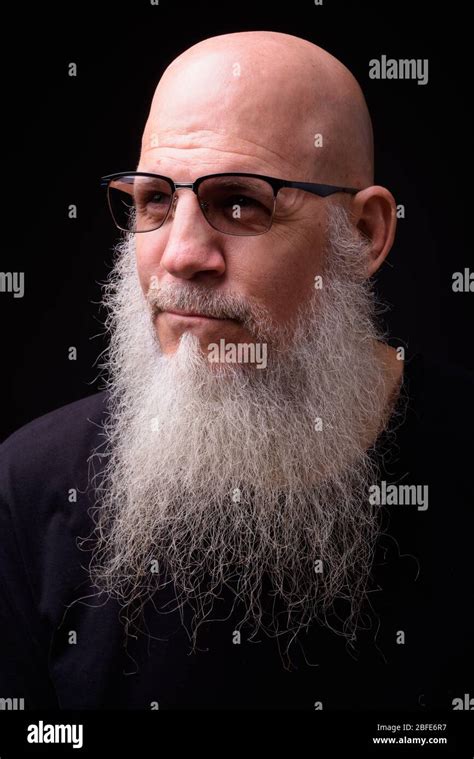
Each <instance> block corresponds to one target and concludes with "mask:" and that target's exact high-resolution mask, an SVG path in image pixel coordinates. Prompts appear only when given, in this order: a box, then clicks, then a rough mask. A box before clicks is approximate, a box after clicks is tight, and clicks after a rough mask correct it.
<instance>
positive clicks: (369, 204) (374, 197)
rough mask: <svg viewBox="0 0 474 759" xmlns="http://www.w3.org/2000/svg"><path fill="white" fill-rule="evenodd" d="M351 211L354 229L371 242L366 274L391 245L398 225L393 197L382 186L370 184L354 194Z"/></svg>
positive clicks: (371, 270) (375, 265)
mask: <svg viewBox="0 0 474 759" xmlns="http://www.w3.org/2000/svg"><path fill="white" fill-rule="evenodd" d="M351 212H352V220H353V222H354V224H355V225H356V227H357V229H358V230H359V231H360V232H361V233H362V234H363V235H364V236H365V237H366V238H367V239H368V240H369V241H370V243H371V247H370V251H369V258H370V260H369V264H368V269H367V276H368V277H371V276H372V274H374V273H375V272H376V271H377V269H378V268H379V267H380V266H381V264H382V263H383V261H384V259H385V257H386V256H387V255H388V253H389V252H390V249H391V247H392V245H393V240H394V238H395V229H396V226H397V206H396V203H395V199H394V197H393V195H392V193H391V192H389V191H388V190H387V189H386V188H385V187H380V186H379V185H373V186H372V187H367V188H366V189H365V190H361V191H360V192H358V193H357V195H354V197H353V199H352V204H351Z"/></svg>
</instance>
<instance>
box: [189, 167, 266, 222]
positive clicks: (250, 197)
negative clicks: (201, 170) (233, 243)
mask: <svg viewBox="0 0 474 759" xmlns="http://www.w3.org/2000/svg"><path fill="white" fill-rule="evenodd" d="M198 196H199V201H200V203H201V208H202V210H203V212H204V215H205V217H206V219H207V220H208V222H209V224H211V226H213V227H214V229H217V230H218V231H219V232H224V233H225V234H229V235H260V234H263V232H267V231H268V230H269V229H270V227H271V224H272V217H273V211H274V207H275V198H274V194H273V188H272V187H271V185H269V184H268V182H266V181H265V180H264V179H256V178H253V177H244V176H225V177H212V178H210V179H205V180H204V181H203V182H202V183H201V184H200V185H199V190H198Z"/></svg>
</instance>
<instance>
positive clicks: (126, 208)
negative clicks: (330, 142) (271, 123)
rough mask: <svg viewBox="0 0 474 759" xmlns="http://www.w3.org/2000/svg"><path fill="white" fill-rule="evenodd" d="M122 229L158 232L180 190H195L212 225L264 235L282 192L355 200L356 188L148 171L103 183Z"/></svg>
mask: <svg viewBox="0 0 474 759" xmlns="http://www.w3.org/2000/svg"><path fill="white" fill-rule="evenodd" d="M101 186H102V187H106V188H107V199H108V204H109V208H110V211H111V213H112V218H113V220H114V222H115V224H116V226H117V227H118V228H119V229H121V230H123V231H124V232H133V233H135V232H153V231H154V230H155V229H159V228H160V227H161V226H162V225H163V224H164V223H165V221H166V219H167V218H168V214H169V212H170V209H171V207H172V204H173V201H174V200H175V198H176V197H177V196H176V195H175V193H176V190H179V189H181V188H187V189H189V190H192V191H193V192H194V193H195V195H196V197H197V199H198V202H199V207H200V209H201V211H202V213H203V214H204V217H205V218H206V220H207V221H208V223H209V224H210V225H211V227H213V228H214V229H216V230H217V231H218V232H223V233H224V234H228V235H261V234H264V233H265V232H268V230H269V229H270V227H271V225H272V220H273V215H274V212H275V207H276V199H277V195H278V192H279V191H280V190H281V189H283V188H286V187H288V188H293V189H295V190H304V191H305V192H311V193H312V194H313V195H319V196H320V197H322V198H325V197H327V196H328V195H333V194H334V193H336V192H348V193H351V194H352V195H355V194H356V193H357V192H359V190H357V189H355V188H353V187H337V186H334V185H328V184H313V183H312V182H290V181H286V180H284V179H276V178H275V177H267V176H262V175H261V174H247V173H240V172H231V173H226V174H207V175H206V176H203V177H199V178H198V179H196V180H195V181H194V182H173V180H172V179H170V178H169V177H164V176H161V175H160V174H149V173H147V172H142V171H133V172H121V173H118V174H108V175H107V176H105V177H102V178H101Z"/></svg>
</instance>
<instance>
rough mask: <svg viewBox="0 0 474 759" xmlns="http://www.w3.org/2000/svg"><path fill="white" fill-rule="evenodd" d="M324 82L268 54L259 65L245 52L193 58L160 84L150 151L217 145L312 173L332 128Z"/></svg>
mask: <svg viewBox="0 0 474 759" xmlns="http://www.w3.org/2000/svg"><path fill="white" fill-rule="evenodd" d="M316 89H317V88H313V90H311V88H309V87H308V83H307V80H305V78H304V77H303V76H302V71H301V66H299V65H296V63H295V65H294V66H293V69H291V67H282V66H278V65H276V64H273V63H272V62H271V61H268V60H264V61H263V62H260V64H259V63H258V61H257V60H256V59H255V56H254V55H249V54H245V52H243V51H241V52H240V53H239V52H238V51H219V52H214V53H207V54H206V55H201V56H196V57H194V58H193V59H191V60H189V59H188V60H187V61H186V62H182V63H179V64H177V65H176V66H173V67H171V68H170V69H168V70H167V71H166V72H165V74H164V76H163V77H162V79H161V81H160V83H159V85H158V87H157V90H156V92H155V96H154V98H153V102H152V106H151V109H150V114H149V117H148V120H147V124H146V127H145V131H144V135H143V142H142V155H143V154H146V152H147V151H149V150H153V149H155V148H158V149H159V150H158V152H159V153H160V154H161V155H166V153H167V151H168V153H169V154H170V155H171V152H172V151H179V150H182V151H189V150H194V151H197V153H196V155H198V153H199V151H201V152H202V151H204V152H205V151H206V150H207V151H210V152H212V151H215V152H216V153H219V152H220V153H221V154H222V158H224V157H225V158H227V159H231V158H232V156H233V157H234V158H235V161H236V162H237V163H238V162H239V161H240V160H241V159H245V158H247V157H255V158H256V159H263V160H264V161H265V163H266V164H268V170H270V169H271V168H272V167H273V171H274V172H278V173H279V174H282V173H285V172H286V173H288V172H290V173H292V174H294V172H295V171H297V174H298V177H300V178H308V179H310V178H311V177H310V174H311V173H312V168H311V167H310V166H309V165H308V164H309V163H311V162H312V161H313V160H314V158H315V135H316V134H317V133H322V132H324V131H327V130H326V126H325V125H326V122H327V108H328V106H329V105H330V104H329V103H326V102H325V101H324V94H323V93H322V92H321V91H319V94H318V93H317V92H316ZM202 157H203V158H204V160H205V158H206V157H205V155H203V156H202ZM216 157H217V160H219V156H218V155H217V156H216ZM209 158H210V160H213V159H212V158H211V156H209ZM320 158H321V159H323V156H320ZM246 168H248V167H246ZM223 170H228V167H226V169H223Z"/></svg>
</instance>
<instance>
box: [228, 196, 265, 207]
mask: <svg viewBox="0 0 474 759" xmlns="http://www.w3.org/2000/svg"><path fill="white" fill-rule="evenodd" d="M227 202H228V203H229V205H236V206H249V205H252V204H253V203H257V202H258V201H256V200H254V198H249V196H248V195H232V196H231V197H229V198H228V199H227Z"/></svg>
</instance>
